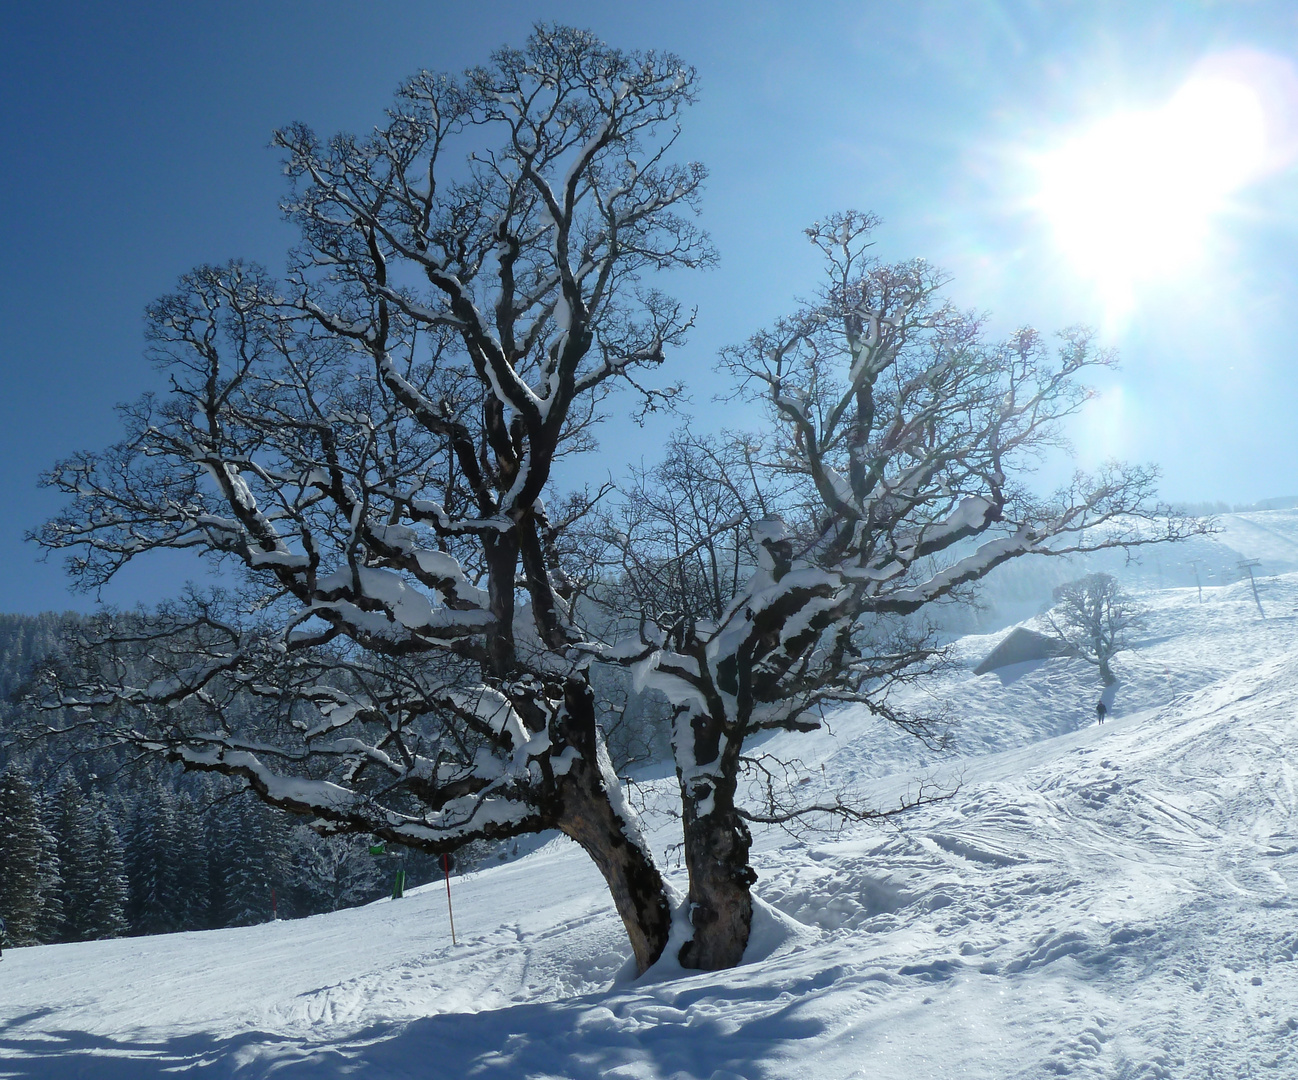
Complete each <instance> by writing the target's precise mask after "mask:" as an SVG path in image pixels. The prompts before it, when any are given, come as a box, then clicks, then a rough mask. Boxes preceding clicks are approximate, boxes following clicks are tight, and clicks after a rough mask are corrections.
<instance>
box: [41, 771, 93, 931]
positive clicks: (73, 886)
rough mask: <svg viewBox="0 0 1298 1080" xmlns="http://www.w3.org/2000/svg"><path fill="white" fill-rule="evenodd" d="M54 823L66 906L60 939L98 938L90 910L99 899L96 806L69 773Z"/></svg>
mask: <svg viewBox="0 0 1298 1080" xmlns="http://www.w3.org/2000/svg"><path fill="white" fill-rule="evenodd" d="M51 826H52V830H53V833H54V841H55V847H56V851H57V853H58V859H59V870H60V876H61V878H62V888H61V889H60V890H59V895H60V899H61V901H62V909H63V920H62V923H63V925H62V926H61V927H60V930H59V934H58V940H60V941H89V940H90V939H92V938H93V937H95V936H96V935H95V932H94V927H93V926H92V924H91V919H90V910H91V907H92V906H93V904H94V902H95V897H96V894H97V891H98V887H99V882H98V880H97V872H96V871H97V866H96V864H97V861H98V857H97V852H96V847H97V845H98V842H99V837H98V834H97V829H96V821H95V814H94V809H93V807H92V806H91V805H90V804H89V803H87V802H86V800H85V798H84V797H83V796H82V794H81V788H80V785H78V784H77V782H76V779H75V778H73V777H72V776H68V777H67V778H66V779H65V780H64V781H63V783H62V784H60V785H59V789H58V793H57V794H56V795H55V798H54V806H53V813H52V814H51Z"/></svg>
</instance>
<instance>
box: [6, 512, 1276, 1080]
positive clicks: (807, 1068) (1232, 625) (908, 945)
mask: <svg viewBox="0 0 1298 1080" xmlns="http://www.w3.org/2000/svg"><path fill="white" fill-rule="evenodd" d="M1268 521H1271V523H1272V524H1274V521H1272V519H1268ZM1282 524H1285V523H1282ZM1246 527H1247V526H1240V527H1239V532H1240V533H1241V535H1242V533H1243V530H1244V529H1245V528H1246ZM1275 527H1276V528H1281V526H1279V525H1277V526H1275ZM1281 531H1282V532H1283V533H1284V535H1286V536H1293V537H1298V520H1296V521H1295V522H1294V523H1293V527H1292V528H1284V529H1282V530H1281ZM1228 536H1230V534H1228ZM1259 537H1260V539H1259V542H1261V540H1262V539H1265V537H1261V534H1259ZM1230 538H1231V541H1232V542H1234V541H1235V539H1237V538H1236V537H1230ZM1283 539H1284V537H1283V536H1281V537H1280V538H1279V539H1278V540H1275V541H1272V540H1266V542H1267V543H1274V545H1275V546H1276V547H1277V548H1281V547H1283V542H1282V541H1283ZM1240 542H1241V543H1243V541H1240ZM1278 555H1279V551H1277V557H1278ZM1259 588H1260V590H1261V591H1262V595H1263V601H1264V604H1265V607H1266V610H1267V614H1268V618H1267V619H1266V620H1265V621H1263V620H1262V619H1260V618H1259V616H1258V613H1257V609H1256V607H1255V606H1254V604H1253V599H1252V593H1251V591H1250V588H1249V585H1248V582H1247V580H1245V581H1243V582H1237V583H1235V584H1232V585H1229V586H1207V587H1205V588H1204V596H1203V602H1202V603H1200V602H1199V600H1198V593H1197V590H1196V589H1195V588H1194V587H1192V586H1191V587H1189V588H1184V587H1181V588H1172V589H1165V590H1154V589H1151V590H1149V591H1147V592H1145V593H1143V594H1142V598H1143V599H1144V600H1145V601H1146V602H1147V603H1148V604H1149V605H1150V606H1151V608H1152V617H1151V619H1150V627H1149V630H1148V636H1147V638H1146V639H1145V640H1144V641H1143V642H1141V643H1139V644H1138V646H1137V647H1136V648H1135V649H1133V650H1130V651H1127V652H1123V653H1119V654H1118V656H1117V657H1116V658H1115V661H1114V667H1115V670H1116V671H1117V673H1118V676H1119V678H1120V680H1121V681H1120V683H1119V684H1118V686H1117V687H1116V688H1115V689H1114V690H1113V691H1106V692H1105V693H1106V697H1107V700H1108V701H1109V702H1110V705H1111V712H1110V719H1109V720H1108V722H1106V723H1105V724H1104V726H1102V727H1097V726H1096V725H1095V723H1094V705H1095V701H1096V700H1097V699H1098V698H1099V696H1100V694H1101V687H1100V685H1099V682H1098V679H1097V677H1096V674H1095V671H1094V668H1092V667H1090V666H1089V665H1087V664H1085V663H1084V662H1082V661H1078V660H1073V659H1068V658H1059V659H1053V660H1046V661H1040V662H1033V663H1029V664H1024V665H1017V666H1016V667H1015V668H1013V669H1002V670H1001V671H999V672H992V673H989V674H986V675H981V676H975V675H973V674H972V671H971V670H970V669H971V668H972V666H973V665H974V664H976V663H977V661H978V660H979V659H981V657H982V656H984V655H986V653H987V652H988V651H990V649H991V648H992V647H993V646H994V644H995V643H996V641H997V640H998V639H999V637H1000V636H1002V635H1001V634H1000V633H998V634H993V635H983V636H979V637H970V638H965V639H962V640H961V641H960V642H958V643H957V655H958V657H959V659H960V661H961V663H962V664H963V665H964V666H962V667H959V668H958V669H957V670H954V671H952V672H951V673H949V674H947V675H945V676H943V678H942V679H941V680H940V681H939V683H938V684H937V685H936V686H930V687H928V688H925V689H919V688H915V689H908V690H907V691H906V693H907V694H909V695H910V696H911V704H914V705H924V704H932V705H934V706H937V705H940V704H941V703H942V702H944V701H950V702H953V703H954V705H955V711H956V713H957V715H958V716H959V717H960V720H961V722H960V724H959V725H958V726H957V728H956V729H955V732H954V736H953V745H954V751H953V752H952V753H950V754H945V755H941V754H936V753H934V752H931V751H929V750H926V749H925V748H923V747H922V746H920V745H918V744H917V743H915V742H914V740H911V739H908V738H907V737H905V736H903V735H901V734H898V733H896V732H893V731H891V730H889V729H887V728H886V727H884V726H883V725H882V724H881V723H880V722H879V721H877V720H874V719H873V718H871V717H869V716H867V715H864V714H863V713H861V712H859V711H851V710H849V711H846V712H844V713H842V714H840V715H838V716H836V717H832V718H831V719H830V723H829V724H828V725H827V729H826V730H824V731H821V732H817V733H814V734H812V735H794V734H791V733H779V734H776V735H774V736H772V737H770V738H768V739H766V740H765V741H764V742H763V743H762V744H761V747H760V749H761V750H763V751H765V752H767V753H770V754H773V755H776V756H778V757H781V758H789V757H793V756H797V757H799V758H801V759H802V761H803V762H804V763H805V768H806V775H807V776H809V777H811V778H812V780H811V782H809V783H808V785H806V789H807V790H808V792H809V793H811V794H814V793H815V792H816V791H817V790H819V788H820V787H821V786H823V787H825V788H828V789H831V790H840V789H855V790H858V791H859V792H860V793H861V794H862V795H863V796H864V797H867V798H869V799H870V800H871V801H872V802H873V803H874V804H875V805H880V806H884V805H890V804H893V803H895V801H896V800H897V799H898V798H900V797H901V796H902V795H903V794H904V793H905V792H906V791H908V790H909V791H914V790H915V786H916V784H917V783H918V781H919V780H921V779H925V780H926V781H927V782H928V783H931V784H933V785H935V786H936V787H937V788H944V789H950V788H951V787H953V786H955V785H957V784H958V785H959V790H958V791H957V792H956V793H955V794H954V796H953V797H952V798H950V799H949V800H947V801H944V802H939V803H935V804H932V805H930V806H928V807H926V808H923V809H921V810H919V811H916V812H914V813H913V814H910V815H907V816H905V817H904V818H901V819H899V820H897V821H896V822H894V823H893V824H891V825H889V826H885V827H867V826H852V827H850V828H847V829H844V830H842V831H841V832H838V833H836V834H833V835H826V834H815V833H811V834H807V835H802V836H792V835H790V834H788V833H786V832H783V831H780V830H778V829H756V830H755V842H754V849H753V858H754V865H755V868H756V870H757V872H758V875H759V880H758V883H757V886H756V893H757V897H758V903H757V910H756V912H755V916H754V933H753V938H752V942H751V944H750V947H749V950H748V953H747V954H746V957H745V963H744V964H743V965H741V966H740V967H738V968H735V969H733V970H730V971H723V972H713V973H696V972H685V971H682V970H681V969H680V968H679V967H678V966H677V965H676V964H675V963H674V962H673V960H672V959H671V957H670V956H667V957H665V958H664V959H663V960H662V961H660V962H659V964H658V965H656V966H655V967H654V968H653V969H651V970H650V972H649V973H648V974H646V975H645V976H644V977H642V978H641V979H638V980H632V979H630V978H629V976H628V974H627V958H628V956H629V952H630V950H629V947H628V946H627V944H626V941H625V937H624V934H623V931H622V927H621V924H620V923H619V921H618V919H617V918H616V916H615V914H614V913H613V910H612V904H611V901H610V899H609V896H608V893H607V890H606V888H605V886H604V883H603V881H602V879H601V878H600V877H599V875H598V873H597V872H596V870H595V869H594V867H593V866H592V865H591V863H590V861H589V860H588V859H587V858H586V857H585V856H584V855H583V854H582V853H581V852H580V851H579V850H578V849H577V848H576V846H575V845H573V844H572V843H570V842H568V841H565V840H562V839H555V840H552V841H551V842H549V843H547V844H545V845H543V846H541V847H540V848H539V849H537V850H535V851H533V852H532V853H531V854H528V855H526V856H524V857H522V858H519V859H517V860H516V861H513V862H508V863H504V864H501V865H495V866H492V867H490V868H487V869H483V870H480V871H477V872H474V873H470V874H468V875H465V876H463V877H457V878H453V879H452V889H453V896H454V903H455V921H456V931H457V934H458V936H459V945H458V946H452V945H451V943H450V936H449V929H448V925H447V913H446V894H445V891H444V887H443V885H442V883H441V882H435V883H433V884H432V885H429V886H426V887H423V888H421V889H416V890H413V891H411V892H410V893H408V894H407V896H406V897H405V898H404V899H402V900H399V901H387V900H385V901H380V902H378V903H375V904H372V905H370V906H368V907H365V908H360V909H354V910H350V911H343V912H338V913H335V914H332V915H322V916H316V917H314V918H310V919H304V920H300V921H295V922H282V923H270V924H266V925H262V926H254V927H247V928H240V929H230V930H218V931H209V932H204V933H189V934H176V935H167V936H162V937H150V938H136V939H128V940H117V941H100V942H89V943H82V944H72V945H55V946H41V947H36V948H25V949H13V950H6V951H5V955H4V960H3V963H0V1077H24V1078H28V1077H30V1078H41V1080H65V1078H77V1077H94V1078H95V1080H127V1078H136V1077H145V1078H149V1077H158V1078H161V1077H163V1076H175V1075H179V1076H195V1077H206V1076H212V1077H232V1076H237V1077H239V1078H241V1080H243V1078H262V1077H275V1078H276V1080H283V1078H287V1080H299V1078H304V1080H318V1078H326V1077H328V1078H334V1077H343V1076H364V1077H366V1078H367V1080H370V1078H375V1080H387V1078H397V1077H414V1076H420V1077H447V1078H459V1077H475V1078H488V1080H490V1078H502V1080H503V1078H518V1077H537V1078H542V1077H544V1078H553V1077H572V1078H587V1077H589V1078H595V1077H615V1078H621V1080H668V1078H671V1080H692V1078H697V1080H736V1078H744V1080H758V1078H781V1077H790V1078H792V1077H816V1078H822V1077H823V1078H827V1080H834V1078H848V1077H881V1078H894V1077H895V1078H919V1080H926V1078H930V1077H933V1078H937V1077H968V1078H975V1080H1015V1078H1017V1080H1040V1078H1042V1077H1051V1076H1061V1075H1062V1076H1074V1077H1103V1078H1112V1080H1119V1078H1123V1080H1126V1078H1131V1080H1135V1078H1160V1077H1161V1078H1170V1077H1176V1078H1178V1080H1179V1078H1190V1080H1199V1078H1202V1080H1207V1078H1210V1077H1227V1076H1230V1077H1240V1076H1243V1077H1252V1076H1276V1077H1291V1076H1296V1075H1298V960H1296V959H1295V957H1296V956H1298V920H1296V919H1295V914H1296V912H1295V909H1296V908H1298V828H1296V825H1295V815H1298V574H1288V575H1280V576H1274V577H1265V578H1262V579H1260V580H1259ZM636 789H637V791H638V792H639V793H640V794H641V795H643V796H644V798H645V800H646V802H647V805H648V809H649V811H650V812H649V813H647V814H646V816H645V817H644V822H643V824H644V828H645V831H646V836H647V837H648V839H649V842H650V844H651V845H652V846H653V848H654V849H655V851H656V854H657V855H658V856H659V858H660V862H661V865H662V866H663V867H664V868H665V871H666V873H667V874H668V876H669V878H670V880H671V883H672V885H673V886H674V887H675V888H676V889H677V890H679V891H680V892H683V891H684V888H685V884H686V883H685V880H684V876H683V873H682V871H681V869H680V866H679V861H678V856H677V855H675V854H674V853H673V854H672V855H670V856H665V855H664V849H665V848H666V847H667V846H668V845H669V844H671V843H672V842H673V840H674V832H673V828H674V826H673V825H672V823H670V822H667V821H665V820H664V819H663V818H662V817H661V816H660V815H655V814H654V813H653V812H652V811H653V809H654V807H655V806H657V805H660V804H665V803H666V802H668V801H670V798H671V795H670V786H669V784H668V783H667V782H664V781H655V780H653V779H651V778H649V776H648V775H647V774H646V776H645V777H644V778H642V779H640V780H639V781H637V784H636ZM637 801H638V800H637Z"/></svg>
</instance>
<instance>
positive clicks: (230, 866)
mask: <svg viewBox="0 0 1298 1080" xmlns="http://www.w3.org/2000/svg"><path fill="white" fill-rule="evenodd" d="M230 808H231V810H230V817H229V819H228V821H229V825H230V826H231V828H230V833H231V839H232V841H233V842H232V843H231V844H230V845H229V851H228V859H227V860H226V863H225V873H224V875H223V880H222V886H223V892H224V920H223V921H224V923H225V925H226V926H251V925H252V924H254V923H261V922H268V921H269V920H270V918H271V897H270V894H271V890H272V889H275V890H276V891H277V893H278V894H279V895H281V896H283V895H284V893H285V889H284V886H285V883H286V881H287V880H288V876H289V875H288V856H287V844H286V842H285V836H284V832H285V828H284V825H283V823H282V822H281V821H280V820H279V818H277V817H276V816H275V815H274V814H273V812H272V811H270V810H269V809H267V808H266V807H265V806H263V805H262V804H261V803H256V802H253V801H252V800H250V799H241V800H238V801H237V802H231V804H230ZM281 914H285V915H287V914H288V911H287V910H285V911H284V912H281Z"/></svg>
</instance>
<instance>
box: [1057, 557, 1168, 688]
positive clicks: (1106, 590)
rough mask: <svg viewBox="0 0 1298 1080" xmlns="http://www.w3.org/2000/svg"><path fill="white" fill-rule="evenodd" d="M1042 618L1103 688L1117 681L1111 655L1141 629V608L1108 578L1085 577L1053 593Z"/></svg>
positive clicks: (1142, 614) (1128, 643) (1143, 617)
mask: <svg viewBox="0 0 1298 1080" xmlns="http://www.w3.org/2000/svg"><path fill="white" fill-rule="evenodd" d="M1054 600H1055V606H1054V607H1053V608H1051V610H1050V612H1049V614H1047V616H1046V618H1047V620H1048V621H1049V623H1050V625H1051V627H1052V628H1053V629H1054V631H1055V634H1056V635H1058V637H1059V638H1060V639H1061V640H1063V641H1066V642H1067V643H1068V644H1069V645H1071V646H1072V647H1073V648H1074V649H1076V650H1077V654H1078V655H1079V656H1081V657H1082V658H1083V659H1085V660H1089V661H1090V662H1091V663H1092V664H1095V665H1096V666H1097V667H1098V668H1099V669H1100V678H1101V679H1103V680H1104V685H1105V686H1112V685H1113V684H1114V683H1115V682H1117V681H1118V679H1117V676H1116V675H1114V674H1113V669H1112V668H1111V667H1110V666H1109V661H1110V660H1112V659H1113V657H1114V654H1116V653H1118V652H1121V651H1122V650H1123V649H1128V648H1130V647H1131V634H1132V633H1133V631H1136V630H1139V629H1141V628H1142V627H1144V625H1145V622H1146V613H1145V609H1144V607H1143V606H1142V605H1140V604H1139V603H1137V602H1136V600H1134V599H1133V598H1132V597H1131V596H1129V595H1127V594H1126V593H1124V592H1123V591H1122V590H1121V589H1120V588H1118V582H1117V580H1116V579H1115V578H1114V577H1113V575H1111V574H1101V573H1096V574H1087V575H1086V576H1085V577H1084V578H1080V579H1078V580H1077V581H1070V582H1068V583H1067V584H1066V585H1060V586H1059V587H1058V588H1057V589H1055V591H1054Z"/></svg>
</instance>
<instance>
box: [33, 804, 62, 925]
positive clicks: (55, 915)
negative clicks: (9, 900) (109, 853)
mask: <svg viewBox="0 0 1298 1080" xmlns="http://www.w3.org/2000/svg"><path fill="white" fill-rule="evenodd" d="M36 811H37V815H38V819H37V820H38V823H39V825H40V846H41V862H40V871H39V882H38V885H37V891H38V893H39V895H40V907H39V908H38V909H37V912H36V937H37V940H38V941H40V942H41V944H48V943H51V942H55V941H60V940H62V937H61V935H62V933H63V871H62V867H61V866H60V865H59V849H58V842H57V841H56V840H55V838H54V833H53V832H52V831H51V830H50V828H49V826H48V825H47V824H46V823H47V822H48V821H49V820H50V817H51V808H50V805H49V801H48V800H46V799H44V798H42V797H41V796H40V795H39V794H37V796H36Z"/></svg>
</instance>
